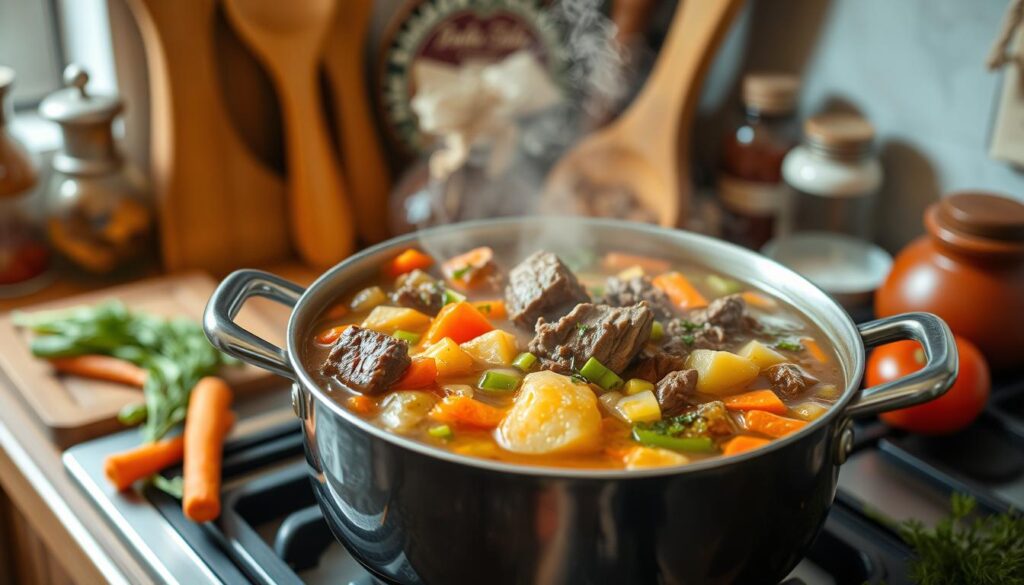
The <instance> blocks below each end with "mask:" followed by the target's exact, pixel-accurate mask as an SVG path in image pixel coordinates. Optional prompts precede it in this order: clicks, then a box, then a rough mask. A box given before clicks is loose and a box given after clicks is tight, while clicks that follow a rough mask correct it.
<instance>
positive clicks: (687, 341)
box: [679, 334, 697, 345]
mask: <svg viewBox="0 0 1024 585" xmlns="http://www.w3.org/2000/svg"><path fill="white" fill-rule="evenodd" d="M679 339H682V340H683V343H685V344H686V345H693V342H695V341H697V338H696V337H694V336H692V335H689V334H687V335H680V336H679Z"/></svg>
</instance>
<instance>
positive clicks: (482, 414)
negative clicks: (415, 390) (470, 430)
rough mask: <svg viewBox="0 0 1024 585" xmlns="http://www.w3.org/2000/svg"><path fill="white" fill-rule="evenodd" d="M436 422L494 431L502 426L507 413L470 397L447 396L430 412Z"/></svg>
mask: <svg viewBox="0 0 1024 585" xmlns="http://www.w3.org/2000/svg"><path fill="white" fill-rule="evenodd" d="M430 416H431V418H433V419H434V420H437V421H439V422H443V423H449V424H458V425H465V426H468V427H476V428H481V429H493V428H495V427H497V426H498V425H499V424H501V419H503V418H504V417H505V411H503V410H501V409H500V408H495V407H493V406H491V405H489V404H484V403H483V402H480V401H479V400H474V399H473V398H470V397H469V396H458V395H453V396H445V397H444V398H442V399H441V401H440V402H438V403H437V404H436V405H434V408H433V410H431V411H430Z"/></svg>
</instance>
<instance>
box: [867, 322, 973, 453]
mask: <svg viewBox="0 0 1024 585" xmlns="http://www.w3.org/2000/svg"><path fill="white" fill-rule="evenodd" d="M956 349H957V352H958V353H959V354H960V373H959V375H958V376H957V379H956V382H954V383H953V386H952V387H951V388H950V389H949V391H948V392H946V393H945V394H943V395H942V396H939V397H938V398H936V399H935V400H931V401H928V402H925V403H924V404H918V405H917V406H911V407H910V408H903V409H900V410H893V411H890V412H885V413H882V415H881V419H882V420H884V421H885V422H886V423H887V424H889V425H890V426H894V427H897V428H900V429H905V430H908V431H912V432H915V433H924V434H929V435H940V434H946V433H952V432H955V431H959V430H960V429H962V428H964V427H966V426H967V425H969V424H971V422H973V421H974V419H976V418H977V417H978V415H979V414H981V411H982V410H983V409H984V408H985V403H986V402H988V395H989V391H990V389H991V379H990V378H989V371H988V364H987V363H986V362H985V358H984V357H982V355H981V352H980V351H978V348H977V347H975V346H974V344H973V343H971V342H970V341H967V340H966V339H962V338H960V337H957V338H956ZM924 363H925V357H924V349H922V348H921V345H920V344H919V343H917V342H916V341H897V342H896V343H890V344H887V345H883V346H882V347H879V348H878V349H876V350H875V351H874V352H873V353H872V354H871V358H870V359H869V360H868V369H867V376H866V378H865V380H866V382H867V385H868V386H877V385H878V384H881V383H883V382H888V381H890V380H895V379H896V378H901V377H903V376H906V375H908V374H911V373H913V372H916V371H917V370H920V369H921V368H923V367H924Z"/></svg>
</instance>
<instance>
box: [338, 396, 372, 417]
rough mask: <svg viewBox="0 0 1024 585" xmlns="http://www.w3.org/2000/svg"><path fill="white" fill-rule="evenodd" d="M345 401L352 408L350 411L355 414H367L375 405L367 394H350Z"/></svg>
mask: <svg viewBox="0 0 1024 585" xmlns="http://www.w3.org/2000/svg"><path fill="white" fill-rule="evenodd" d="M345 402H346V403H347V404H348V407H349V408H350V409H352V412H355V413H357V414H369V413H370V412H372V411H373V409H374V407H376V404H374V402H373V399H372V398H370V397H369V396H352V397H351V398H349V399H348V400H346V401H345Z"/></svg>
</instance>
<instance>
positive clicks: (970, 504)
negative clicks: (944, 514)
mask: <svg viewBox="0 0 1024 585" xmlns="http://www.w3.org/2000/svg"><path fill="white" fill-rule="evenodd" d="M975 508H976V502H975V500H974V499H973V498H971V497H970V496H966V495H963V494H953V497H952V513H951V515H950V516H949V517H948V518H945V519H943V520H942V521H940V522H939V523H938V524H937V525H936V526H935V527H934V528H928V527H926V526H924V525H923V524H922V523H921V522H918V521H909V522H906V523H903V524H901V525H900V527H899V529H900V536H902V538H903V540H904V541H906V543H907V544H908V545H910V546H911V547H912V548H913V549H914V552H915V553H916V555H917V556H916V558H915V559H914V560H913V561H912V562H911V565H910V578H911V580H913V581H914V583H917V584H918V585H964V584H972V585H1011V584H1018V585H1019V584H1022V583H1024V516H1021V515H1020V514H1019V513H1017V512H1009V513H1005V514H999V515H993V516H981V517H977V518H969V517H970V516H971V515H972V513H973V512H974V510H975Z"/></svg>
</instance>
